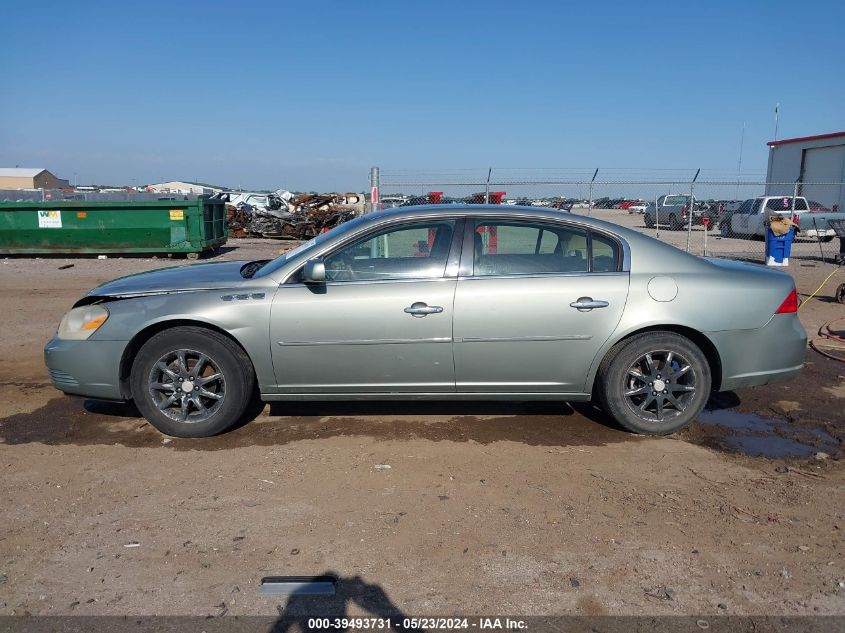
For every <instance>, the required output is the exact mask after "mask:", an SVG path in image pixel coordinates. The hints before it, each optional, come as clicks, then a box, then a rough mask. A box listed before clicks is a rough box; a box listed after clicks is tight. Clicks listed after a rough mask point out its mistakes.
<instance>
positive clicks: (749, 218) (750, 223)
mask: <svg viewBox="0 0 845 633" xmlns="http://www.w3.org/2000/svg"><path fill="white" fill-rule="evenodd" d="M809 212H810V211H809V205H808V204H807V200H806V198H803V197H801V196H797V197H796V198H795V202H794V204H793V201H792V196H761V197H759V198H753V199H751V200H746V201H745V202H743V203H742V205H740V207H739V209H737V210H736V211H735V212H734V213H732V214H730V216H728V217H727V218H725V219H724V220H723V221H722V222H721V224H720V227H719V230H720V232H721V234H722V235H723V236H725V237H731V236H737V237H765V235H766V217H767V216H768V215H770V214H772V213H777V214H779V215H787V216H793V215H794V216H798V217H800V216H801V215H803V214H805V213H809ZM805 226H808V225H806V223H805ZM823 226H824V227H826V228H819V229H818V231H817V229H816V228H809V226H808V228H805V229H802V230H801V233H800V235H801V237H809V238H813V239H815V238H816V237H820V238H822V239H823V240H825V241H829V240H831V239H833V237H834V235H835V233H834V231H833V229H831V228H827V224H826V223H825V224H824V225H823ZM819 233H820V235H819Z"/></svg>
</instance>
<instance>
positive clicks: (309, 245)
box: [253, 215, 369, 277]
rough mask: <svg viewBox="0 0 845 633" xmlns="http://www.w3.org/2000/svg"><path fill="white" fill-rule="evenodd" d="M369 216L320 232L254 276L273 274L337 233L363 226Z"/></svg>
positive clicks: (270, 262)
mask: <svg viewBox="0 0 845 633" xmlns="http://www.w3.org/2000/svg"><path fill="white" fill-rule="evenodd" d="M368 218H369V216H366V215H362V216H360V217H357V218H355V219H354V220H350V221H349V222H344V223H343V224H339V225H338V226H336V227H334V228H333V229H332V230H330V231H328V232H326V233H320V234H319V235H317V236H316V237H312V238H311V239H310V240H308V241H307V242H303V243H302V244H300V245H299V246H297V247H296V248H294V249H292V250H289V251H288V252H286V253H285V254H284V255H280V256H279V257H277V258H276V259H274V260H271V261H269V262H267V263H266V264H264V265H263V266H262V267H261V268H259V269H258V271H256V273H255V275H253V277H264V276H266V275H269V274H272V273H274V272H275V271H277V270H278V269H279V268H281V267H282V266H283V265H284V264H285V263H287V262H288V261H290V260H291V259H293V258H294V257H298V256H299V255H301V254H302V253H304V252H306V251H309V250H312V249H313V248H314V247H316V246H319V245H320V244H322V243H323V242H325V241H326V240H328V239H329V238H333V237H335V236H336V235H340V234H341V233H345V232H346V231H351V230H354V229H356V228H357V227H359V226H361V225H362V224H363V223H364V222H366V221H367V219H368Z"/></svg>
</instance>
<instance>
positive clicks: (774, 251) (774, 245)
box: [766, 226, 795, 266]
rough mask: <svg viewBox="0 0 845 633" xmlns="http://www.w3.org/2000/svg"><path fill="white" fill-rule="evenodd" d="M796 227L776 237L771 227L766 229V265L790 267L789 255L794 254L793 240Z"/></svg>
mask: <svg viewBox="0 0 845 633" xmlns="http://www.w3.org/2000/svg"><path fill="white" fill-rule="evenodd" d="M794 237H795V227H794V226H793V227H792V228H791V229H789V232H788V233H785V234H783V235H775V234H774V232H773V231H772V229H771V227H766V265H767V266H789V254H790V253H791V252H792V240H793V238H794Z"/></svg>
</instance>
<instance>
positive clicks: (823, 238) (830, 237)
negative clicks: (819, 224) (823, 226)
mask: <svg viewBox="0 0 845 633" xmlns="http://www.w3.org/2000/svg"><path fill="white" fill-rule="evenodd" d="M834 237H835V236H833V235H825V236H824V237H822V238H821V240H822V242H831V241H833V238H834Z"/></svg>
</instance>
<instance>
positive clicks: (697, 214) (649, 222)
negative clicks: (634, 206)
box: [643, 195, 704, 231]
mask: <svg viewBox="0 0 845 633" xmlns="http://www.w3.org/2000/svg"><path fill="white" fill-rule="evenodd" d="M689 202H690V197H689V196H684V195H667V196H660V197H659V198H657V205H656V206H655V203H654V202H649V203H648V207H646V210H645V212H644V213H643V220H644V221H645V225H646V226H647V227H648V228H650V229H651V228H654V227H655V226H656V225H657V223H658V221H659V222H660V228H664V227H666V228H669V229H671V230H673V231H677V230H679V229H682V228H684V227H685V226H686V225H687V217H688V215H687V214H688V213H689V209H690V203H689ZM703 217H704V214H703V212H702V209H701V208H700V205H698V204H695V205H694V210H693V212H692V223H693V224H703V222H702V218H703Z"/></svg>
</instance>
